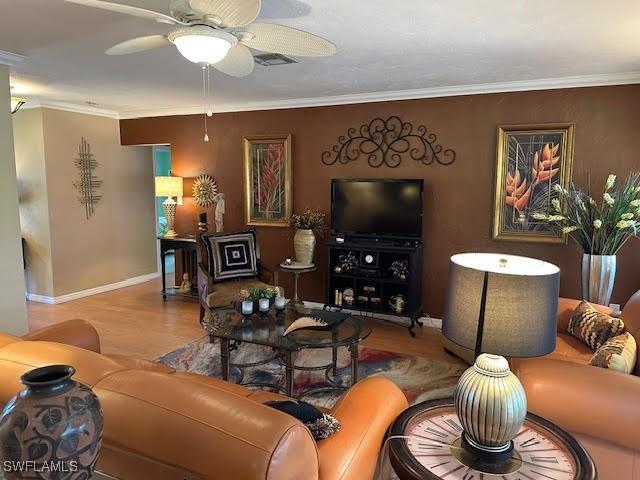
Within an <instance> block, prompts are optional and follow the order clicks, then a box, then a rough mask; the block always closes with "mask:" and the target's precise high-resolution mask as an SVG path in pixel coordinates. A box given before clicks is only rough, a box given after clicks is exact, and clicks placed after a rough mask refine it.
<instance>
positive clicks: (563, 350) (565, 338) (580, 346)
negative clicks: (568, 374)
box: [545, 333, 593, 365]
mask: <svg viewBox="0 0 640 480" xmlns="http://www.w3.org/2000/svg"><path fill="white" fill-rule="evenodd" d="M592 356H593V350H591V348H590V347H589V346H587V345H585V344H584V343H582V341H580V340H578V339H577V338H576V337H573V336H571V335H568V334H566V333H559V334H558V336H557V337H556V349H555V350H554V351H553V353H551V354H550V355H548V356H547V357H545V358H553V359H555V360H563V361H565V362H572V363H579V364H581V365H587V364H588V363H589V360H590V359H591V357H592Z"/></svg>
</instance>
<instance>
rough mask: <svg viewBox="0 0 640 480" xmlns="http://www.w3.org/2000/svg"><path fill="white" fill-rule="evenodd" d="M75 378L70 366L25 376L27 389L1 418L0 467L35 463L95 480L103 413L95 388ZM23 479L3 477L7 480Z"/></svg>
mask: <svg viewBox="0 0 640 480" xmlns="http://www.w3.org/2000/svg"><path fill="white" fill-rule="evenodd" d="M74 373H75V369H74V368H73V367H70V366H68V365H51V366H47V367H41V368H36V369H35V370H30V371H29V372H27V373H25V374H24V375H22V377H21V378H20V381H21V382H22V384H23V385H25V387H24V388H23V389H22V390H21V391H20V392H19V393H18V394H17V395H16V396H15V397H14V398H12V399H11V400H10V401H9V403H7V405H6V406H5V407H4V409H3V411H2V414H1V415H0V464H2V465H4V464H5V462H26V461H31V462H35V465H36V466H37V467H41V468H42V467H43V466H44V465H45V464H46V467H49V468H51V469H53V468H57V472H58V473H62V472H67V475H70V476H69V478H91V477H92V475H93V470H94V467H95V464H96V460H97V458H98V453H99V452H100V447H101V445H102V425H103V423H102V410H101V409H100V402H99V401H98V397H96V395H95V394H94V393H93V392H92V391H91V389H90V388H89V387H87V386H86V385H83V384H82V383H78V382H76V381H75V380H73V379H72V378H71V377H72V376H73V374H74ZM46 467H44V468H46ZM41 471H42V470H41ZM51 471H53V470H51ZM69 472H73V473H69ZM23 474H24V472H22V473H21V472H19V471H17V472H15V473H13V472H4V475H5V476H4V478H5V479H6V480H12V479H14V478H16V479H17V478H26V477H23V476H22V475H23ZM29 478H31V477H29ZM33 478H36V477H33ZM38 478H40V477H38ZM52 478H53V477H52ZM56 478H57V477H56ZM60 478H63V475H60ZM64 478H66V476H65V477H64Z"/></svg>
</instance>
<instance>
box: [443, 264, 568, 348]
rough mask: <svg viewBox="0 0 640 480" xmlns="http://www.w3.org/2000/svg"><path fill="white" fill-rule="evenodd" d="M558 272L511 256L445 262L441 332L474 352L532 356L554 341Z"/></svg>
mask: <svg viewBox="0 0 640 480" xmlns="http://www.w3.org/2000/svg"><path fill="white" fill-rule="evenodd" d="M559 288H560V269H559V268H558V267H557V266H555V265H553V264H551V263H548V262H544V261H542V260H537V259H534V258H528V257H519V256H515V255H502V254H495V253H463V254H459V255H454V256H452V257H451V261H450V269H449V281H448V288H447V301H446V305H445V314H444V317H443V322H442V333H443V334H444V335H445V337H447V338H448V339H449V340H451V341H453V342H454V343H457V344H458V345H461V346H463V347H465V348H470V349H472V350H474V351H475V352H476V356H478V355H479V354H480V353H492V354H496V355H502V356H507V357H536V356H542V355H546V354H548V353H551V352H553V350H554V349H555V342H556V322H557V314H558V293H559Z"/></svg>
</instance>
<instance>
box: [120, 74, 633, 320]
mask: <svg viewBox="0 0 640 480" xmlns="http://www.w3.org/2000/svg"><path fill="white" fill-rule="evenodd" d="M638 112H640V86H639V85H628V86H615V87H597V88H580V89H566V90H549V91H537V92H516V93H503V94H490V95H473V96H460V97H447V98H434V99H424V100H407V101H398V102H384V103H369V104H357V105H342V106H335V107H316V108H304V109H285V110H271V111H256V112H239V113H225V114H216V115H215V116H214V117H213V119H212V122H211V123H212V126H211V127H210V130H209V131H210V135H211V132H213V135H211V137H212V141H211V142H210V143H208V144H207V143H204V142H203V141H202V136H203V127H202V116H173V117H158V118H143V119H134V120H122V121H121V138H122V143H123V144H124V145H134V144H152V143H170V144H171V146H172V154H173V172H174V174H175V175H181V176H185V177H191V176H195V175H198V174H200V173H205V172H206V173H210V174H212V175H213V176H214V177H215V179H216V181H217V182H218V185H219V186H220V188H221V191H223V192H225V193H226V194H227V215H226V218H225V226H226V229H227V230H229V231H230V230H236V229H242V228H246V227H245V223H244V216H243V211H244V210H243V172H242V142H241V141H242V136H243V135H252V134H280V133H284V134H286V133H291V134H292V136H293V178H294V185H293V192H294V194H293V196H294V209H300V208H302V207H304V206H306V205H310V206H317V207H320V208H322V209H324V210H325V211H327V212H328V211H329V203H330V193H329V189H330V182H331V179H332V178H334V177H339V178H348V177H383V178H424V180H425V217H424V226H423V228H424V242H425V259H424V281H423V290H424V293H423V303H424V307H425V311H427V312H428V313H430V314H433V315H440V314H441V313H442V306H443V301H444V294H445V291H444V290H445V284H446V275H447V269H448V259H449V257H450V256H451V255H452V254H453V253H456V252H462V251H492V252H506V253H513V254H520V255H528V256H533V257H538V258H543V259H546V260H548V261H551V262H553V263H555V264H557V265H558V266H560V268H561V270H562V285H561V294H562V295H564V296H569V297H578V296H579V295H580V266H579V259H580V254H579V251H578V249H577V248H576V246H575V245H574V244H571V243H570V244H569V245H566V246H565V245H563V246H549V245H542V244H533V243H511V242H510V243H506V242H494V241H493V240H492V239H491V222H492V215H493V187H494V171H495V163H496V128H497V127H498V125H503V124H507V125H508V124H523V123H548V122H574V123H575V125H576V138H575V162H574V174H573V179H574V181H576V183H577V184H579V185H586V181H587V175H588V174H590V175H591V184H592V186H593V187H594V188H596V189H600V188H601V186H602V184H603V182H604V179H605V177H606V176H607V174H608V173H610V172H613V173H616V174H618V175H619V176H625V175H626V174H627V173H628V172H629V171H630V170H631V169H640V157H639V155H638V152H639V151H640V133H639V132H640V115H639V114H638ZM389 115H398V116H400V118H401V119H402V120H404V121H408V122H412V123H413V124H414V125H418V124H424V125H426V126H427V128H429V130H430V131H433V132H435V133H436V134H437V135H438V139H439V141H440V142H441V143H442V145H443V146H444V147H445V148H453V149H454V150H455V151H456V152H457V161H456V163H454V164H453V165H451V166H448V167H443V166H440V165H431V166H423V165H421V164H416V163H414V162H412V161H404V162H403V164H402V165H401V166H400V167H399V168H396V169H390V168H386V167H382V168H371V167H369V166H368V165H367V163H366V161H365V160H362V159H360V160H358V161H356V162H353V163H351V164H349V165H337V166H331V167H328V166H325V165H323V164H322V163H321V161H320V155H321V153H322V152H323V151H325V150H328V149H329V148H330V147H331V146H332V145H333V144H334V143H335V142H336V141H337V139H338V137H339V136H340V135H344V134H345V132H346V130H347V129H348V128H350V127H359V126H360V125H361V124H363V123H365V122H366V123H368V122H369V121H370V120H371V119H372V118H374V117H375V116H389ZM197 211H198V209H197V208H196V207H195V206H194V205H193V203H192V202H191V200H190V199H186V202H185V206H183V207H179V208H178V213H177V217H178V219H177V227H178V230H179V231H183V232H185V231H189V232H193V231H194V230H195V225H196V222H197ZM210 216H211V213H210ZM258 230H259V238H260V243H261V248H262V252H263V259H264V261H265V263H266V264H267V265H268V266H271V267H273V266H275V265H276V264H277V263H278V262H279V261H280V260H281V259H282V258H284V257H286V256H290V255H292V245H291V243H292V242H291V240H290V239H289V237H288V233H287V231H286V230H283V229H278V228H259V229H258ZM316 261H317V263H319V264H320V266H321V268H320V269H319V270H318V271H317V272H316V273H314V274H313V276H312V277H311V276H306V277H305V278H304V279H303V281H302V287H301V292H302V295H303V298H305V299H312V300H317V301H322V300H323V298H324V252H323V251H322V249H320V251H319V253H318V255H317V258H316ZM618 265H619V267H618V276H617V281H616V287H615V290H614V296H613V300H612V301H615V302H620V303H624V302H625V301H626V300H627V299H628V298H629V296H630V295H631V294H632V293H633V292H635V291H636V290H638V289H639V288H640V274H639V273H638V272H639V271H640V244H639V243H638V241H637V240H633V241H631V242H630V243H629V244H628V245H626V246H625V247H624V248H623V250H622V251H621V253H620V256H619V263H618ZM285 286H286V285H285Z"/></svg>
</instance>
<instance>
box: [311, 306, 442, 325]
mask: <svg viewBox="0 0 640 480" xmlns="http://www.w3.org/2000/svg"><path fill="white" fill-rule="evenodd" d="M304 304H305V306H307V307H311V308H318V309H322V307H324V303H319V302H307V301H305V302H304ZM342 311H343V312H349V313H357V314H359V315H363V316H365V317H372V318H382V319H384V320H388V321H390V322H393V323H398V324H400V325H403V326H405V327H408V326H409V324H410V323H411V321H410V320H409V318H407V317H398V316H397V315H387V314H386V313H372V312H363V311H361V310H351V309H348V308H343V309H342ZM420 321H421V322H422V323H423V324H424V326H425V327H432V328H438V329H442V320H441V319H439V318H432V317H430V316H429V315H424V316H422V317H420Z"/></svg>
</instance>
